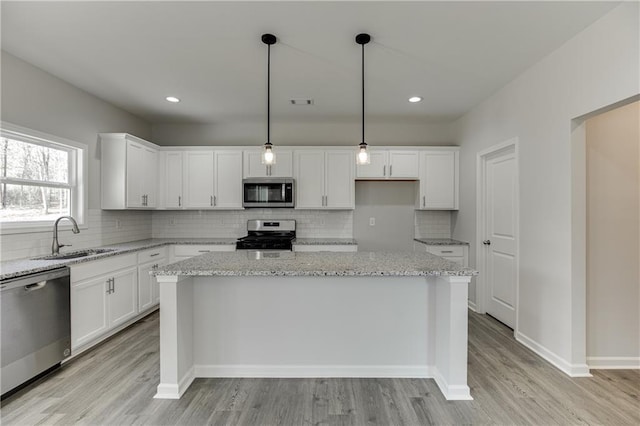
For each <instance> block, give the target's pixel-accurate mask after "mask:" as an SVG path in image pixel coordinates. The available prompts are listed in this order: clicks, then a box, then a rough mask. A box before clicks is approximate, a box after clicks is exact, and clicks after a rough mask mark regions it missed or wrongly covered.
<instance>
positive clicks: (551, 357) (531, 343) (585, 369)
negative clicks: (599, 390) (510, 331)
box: [515, 331, 591, 377]
mask: <svg viewBox="0 0 640 426" xmlns="http://www.w3.org/2000/svg"><path fill="white" fill-rule="evenodd" d="M515 334H516V340H517V341H518V342H520V343H522V344H523V345H524V346H526V347H527V348H529V349H531V350H532V351H533V352H535V353H536V354H537V355H539V356H540V357H541V358H543V359H545V360H546V361H548V362H549V363H551V365H553V366H554V367H556V368H557V369H559V370H560V371H562V372H563V373H565V374H566V375H568V376H570V377H591V374H590V373H589V366H588V365H587V364H571V363H569V362H567V361H566V360H565V359H563V358H561V357H559V356H558V355H556V354H555V353H554V352H552V351H550V350H549V349H547V348H546V347H544V346H543V345H541V344H540V343H538V342H536V341H535V340H533V339H531V338H529V337H527V336H525V335H524V334H522V333H521V332H519V331H517V332H516V333H515Z"/></svg>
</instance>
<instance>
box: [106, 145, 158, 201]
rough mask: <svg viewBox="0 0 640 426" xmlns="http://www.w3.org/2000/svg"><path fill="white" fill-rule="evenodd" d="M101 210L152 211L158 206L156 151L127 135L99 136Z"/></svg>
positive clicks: (153, 146)
mask: <svg viewBox="0 0 640 426" xmlns="http://www.w3.org/2000/svg"><path fill="white" fill-rule="evenodd" d="M100 152H101V172H100V174H101V182H102V202H101V204H102V208H103V209H105V210H111V209H112V210H122V209H153V208H156V207H157V206H158V202H157V182H158V150H157V149H156V146H155V145H154V144H152V143H150V142H147V141H145V140H144V139H140V138H138V137H135V136H133V135H130V134H127V133H101V134H100Z"/></svg>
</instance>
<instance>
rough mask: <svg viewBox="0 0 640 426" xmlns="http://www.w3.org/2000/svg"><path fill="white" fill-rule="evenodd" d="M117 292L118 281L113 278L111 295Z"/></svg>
mask: <svg viewBox="0 0 640 426" xmlns="http://www.w3.org/2000/svg"><path fill="white" fill-rule="evenodd" d="M115 292H116V279H115V278H111V293H115Z"/></svg>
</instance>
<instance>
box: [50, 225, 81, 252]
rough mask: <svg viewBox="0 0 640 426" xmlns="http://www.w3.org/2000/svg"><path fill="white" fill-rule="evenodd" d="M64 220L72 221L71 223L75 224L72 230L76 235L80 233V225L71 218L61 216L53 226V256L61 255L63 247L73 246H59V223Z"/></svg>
mask: <svg viewBox="0 0 640 426" xmlns="http://www.w3.org/2000/svg"><path fill="white" fill-rule="evenodd" d="M62 219H69V221H71V223H72V224H73V228H71V230H72V231H73V233H74V234H79V233H80V229H78V223H77V222H76V220H75V219H74V218H72V217H71V216H60V217H59V218H58V219H56V222H55V223H54V224H53V243H52V244H51V254H53V255H55V254H60V248H61V247H65V246H70V245H71V244H58V223H59V222H60V221H61V220H62Z"/></svg>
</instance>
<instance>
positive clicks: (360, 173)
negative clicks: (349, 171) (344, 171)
mask: <svg viewBox="0 0 640 426" xmlns="http://www.w3.org/2000/svg"><path fill="white" fill-rule="evenodd" d="M369 155H370V157H371V163H370V164H365V165H358V166H357V169H356V178H357V179H418V177H419V174H420V173H419V156H418V151H407V150H373V149H372V150H371V152H370V153H369Z"/></svg>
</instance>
